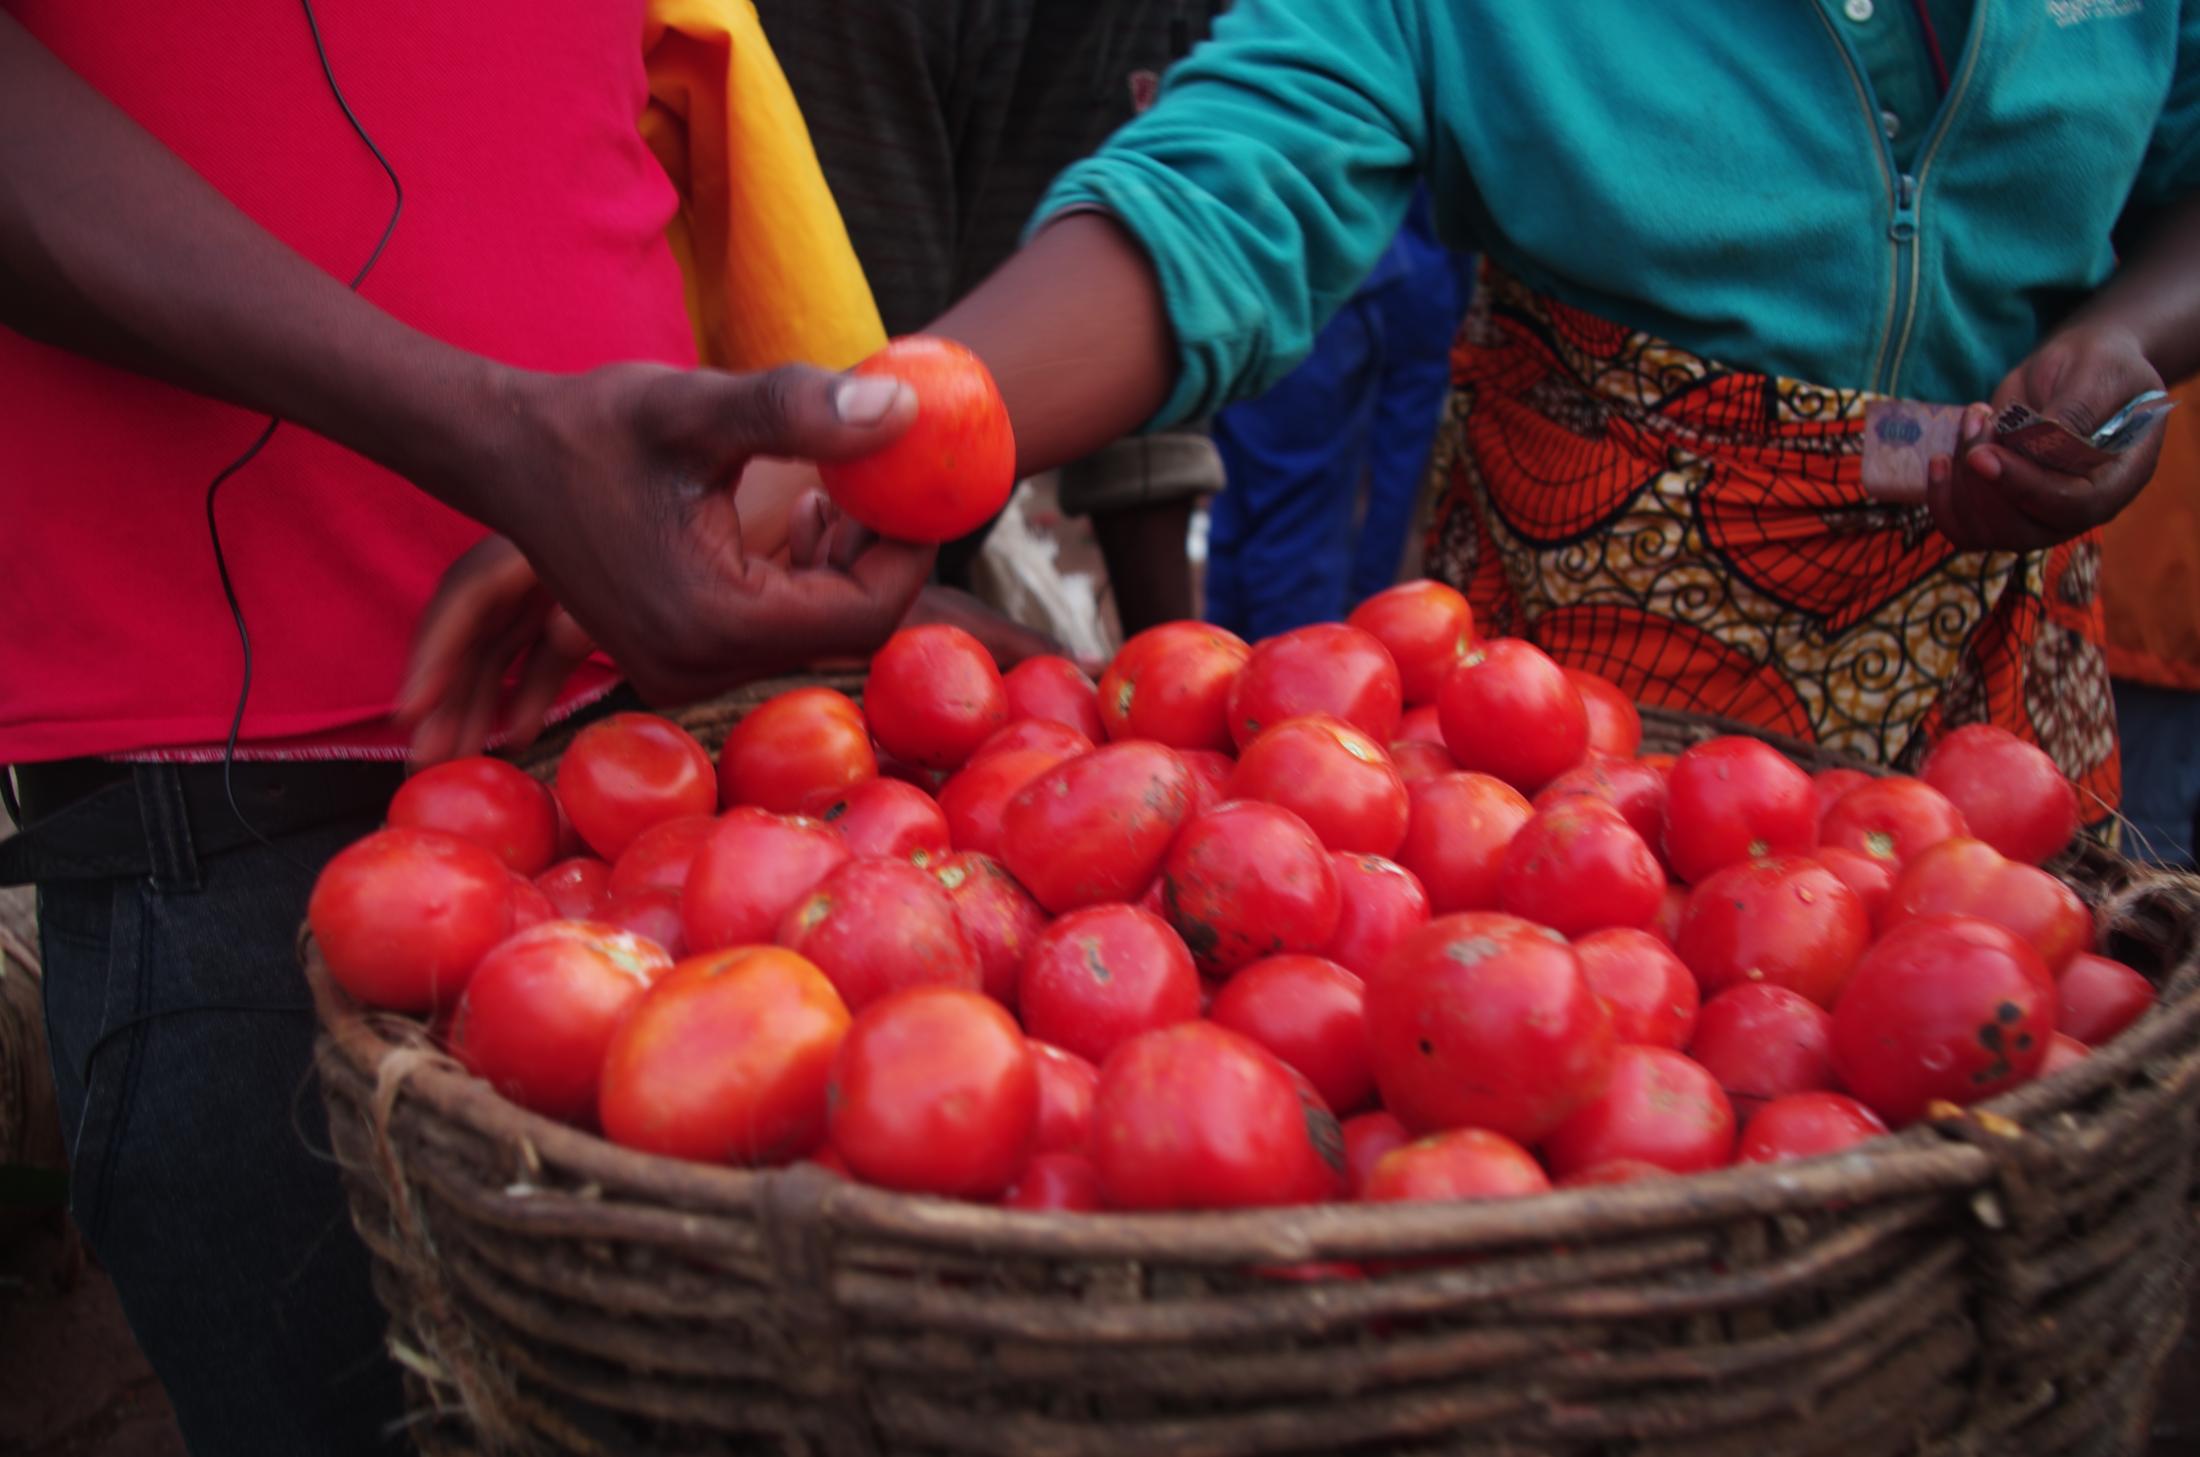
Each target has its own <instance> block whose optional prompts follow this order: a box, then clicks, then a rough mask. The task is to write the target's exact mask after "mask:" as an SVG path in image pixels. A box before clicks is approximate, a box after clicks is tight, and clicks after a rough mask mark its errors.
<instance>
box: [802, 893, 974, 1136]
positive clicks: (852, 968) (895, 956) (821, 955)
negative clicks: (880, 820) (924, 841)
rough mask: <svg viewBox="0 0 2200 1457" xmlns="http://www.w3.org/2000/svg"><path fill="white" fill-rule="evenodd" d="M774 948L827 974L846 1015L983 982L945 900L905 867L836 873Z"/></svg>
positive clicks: (944, 895) (805, 900) (807, 899)
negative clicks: (885, 1001) (918, 992)
mask: <svg viewBox="0 0 2200 1457" xmlns="http://www.w3.org/2000/svg"><path fill="white" fill-rule="evenodd" d="M779 944H780V945H782V946H784V947H786V948H787V949H788V950H790V951H794V952H797V953H799V954H800V955H802V956H804V957H807V958H808V959H809V960H810V962H811V963H812V964H813V965H815V966H816V967H817V969H818V970H819V971H822V972H824V973H825V975H826V977H827V978H828V979H830V980H831V982H832V984H833V990H835V991H837V992H839V993H840V999H841V1000H842V1001H843V1002H846V1003H847V1004H848V1010H849V1011H851V1012H857V1013H860V1012H862V1011H863V1010H864V1008H866V1007H868V1006H870V1005H871V1004H872V1003H873V1002H876V1001H878V1000H879V999H880V998H882V997H887V996H891V995H892V994H893V993H895V992H899V991H903V990H906V989H907V988H910V987H924V986H943V987H961V988H964V989H965V990H968V991H977V990H978V989H979V987H980V986H981V985H982V982H983V978H982V977H981V976H980V975H979V972H978V956H977V953H976V952H974V951H972V950H971V949H970V940H969V938H968V937H966V936H964V935H963V931H962V926H961V924H960V923H959V922H958V921H956V919H955V907H954V904H953V903H952V902H951V901H949V900H948V898H947V892H946V891H944V890H942V889H941V888H940V883H939V882H938V881H937V880H935V879H933V878H932V876H931V875H930V874H928V873H926V872H925V871H924V870H921V869H919V868H918V867H917V866H914V865H911V864H909V863H908V862H906V861H902V860H850V861H849V862H848V863H847V864H845V865H842V866H841V867H840V868H839V869H837V870H835V871H833V873H832V874H830V875H828V876H826V877H825V878H824V879H823V880H821V881H819V882H818V884H817V888H816V889H815V890H813V891H811V892H810V893H809V894H808V895H807V896H804V897H803V898H802V899H801V900H800V901H799V902H797V903H796V904H795V906H794V908H793V909H792V910H790V911H788V912H787V914H786V916H785V918H784V919H782V920H781V921H780V923H779ZM842 1152H846V1150H845V1149H843V1150H842Z"/></svg>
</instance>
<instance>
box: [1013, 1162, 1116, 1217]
mask: <svg viewBox="0 0 2200 1457" xmlns="http://www.w3.org/2000/svg"><path fill="white" fill-rule="evenodd" d="M1001 1207H1002V1208H1003V1209H1028V1210H1051V1211H1054V1212H1056V1213H1068V1214H1090V1213H1092V1212H1094V1211H1095V1210H1097V1209H1099V1208H1100V1171H1099V1170H1098V1169H1096V1168H1094V1167H1093V1166H1092V1160H1091V1159H1089V1158H1087V1157H1085V1156H1084V1155H1083V1154H1081V1153H1035V1154H1033V1155H1032V1156H1031V1159H1030V1162H1028V1163H1026V1164H1025V1165H1024V1171H1023V1172H1022V1173H1021V1174H1019V1175H1017V1177H1016V1182H1015V1184H1014V1185H1012V1186H1011V1187H1010V1188H1009V1191H1008V1192H1007V1193H1006V1194H1003V1195H1002V1196H1001Z"/></svg>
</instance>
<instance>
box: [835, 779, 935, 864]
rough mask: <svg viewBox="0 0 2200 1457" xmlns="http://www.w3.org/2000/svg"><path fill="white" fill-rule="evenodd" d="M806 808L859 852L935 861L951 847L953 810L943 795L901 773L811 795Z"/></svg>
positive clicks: (883, 857) (912, 859)
mask: <svg viewBox="0 0 2200 1457" xmlns="http://www.w3.org/2000/svg"><path fill="white" fill-rule="evenodd" d="M802 812H803V813H804V814H806V815H808V816H810V817H811V818H812V819H815V820H821V821H823V822H824V823H825V824H828V825H831V826H832V827H833V828H834V829H836V830H838V831H840V838H842V839H843V840H846V841H847V842H848V848H849V849H850V850H851V851H853V852H854V853H855V854H857V855H858V856H865V855H868V856H874V857H876V858H878V859H881V860H908V861H911V862H913V863H915V864H918V865H930V864H931V863H932V862H933V861H935V860H940V859H944V858H945V857H946V855H947V850H948V844H947V841H948V830H947V816H946V814H944V813H943V812H942V811H941V809H940V806H939V801H937V800H935V799H933V798H932V796H931V795H929V794H926V793H925V792H924V791H923V790H921V789H919V788H917V787H916V786H915V785H914V784H904V783H902V782H901V781H900V780H899V779H866V780H864V781H863V782H862V783H861V784H854V785H850V786H849V787H848V788H846V789H843V790H839V791H837V792H836V791H834V790H830V789H827V790H821V791H819V792H818V793H817V794H813V795H811V796H810V798H809V800H808V801H807V802H806V803H805V804H804V805H803V807H802Z"/></svg>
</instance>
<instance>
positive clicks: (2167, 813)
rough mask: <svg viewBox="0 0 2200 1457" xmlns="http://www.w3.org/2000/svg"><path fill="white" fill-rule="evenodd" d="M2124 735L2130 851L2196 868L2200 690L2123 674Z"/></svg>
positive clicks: (2119, 711)
mask: <svg viewBox="0 0 2200 1457" xmlns="http://www.w3.org/2000/svg"><path fill="white" fill-rule="evenodd" d="M2114 687H2115V690H2116V729H2117V733H2118V734H2119V735H2120V736H2121V737H2122V739H2123V752H2124V802H2123V813H2124V818H2126V819H2128V820H2130V821H2131V825H2132V829H2133V831H2134V832H2135V833H2133V834H2130V835H2127V836H2126V837H2125V838H2126V840H2127V842H2128V843H2126V844H2125V845H2124V847H2123V848H2124V853H2125V854H2127V855H2129V856H2131V857H2132V858H2133V859H2135V860H2153V861H2156V862H2158V863H2160V864H2163V865H2174V866H2177V867H2179V868H2181V869H2188V870H2189V869H2191V868H2192V864H2193V841H2194V837H2195V835H2196V834H2200V693H2180V692H2177V691H2176V690H2174V689H2169V688H2151V687H2148V686H2146V685H2145V684H2142V683H2129V682H2126V681H2124V680H2123V679H2120V678H2119V679H2117V680H2116V681H2115V684H2114Z"/></svg>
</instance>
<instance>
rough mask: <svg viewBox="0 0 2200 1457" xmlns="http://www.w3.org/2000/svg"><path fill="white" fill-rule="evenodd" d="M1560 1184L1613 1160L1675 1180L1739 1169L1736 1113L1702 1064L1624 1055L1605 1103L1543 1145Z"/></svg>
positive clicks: (1669, 1056) (1640, 1051)
mask: <svg viewBox="0 0 2200 1457" xmlns="http://www.w3.org/2000/svg"><path fill="white" fill-rule="evenodd" d="M1543 1157H1544V1158H1545V1159H1546V1160H1548V1161H1549V1163H1550V1166H1551V1172H1552V1173H1554V1174H1556V1175H1558V1176H1559V1177H1560V1178H1562V1179H1563V1178H1565V1177H1566V1176H1567V1175H1568V1174H1577V1173H1580V1172H1581V1171H1582V1170H1583V1169H1589V1168H1594V1167H1596V1166H1597V1165H1598V1164H1603V1163H1610V1162H1611V1161H1612V1160H1614V1159H1640V1160H1641V1161H1642V1162H1644V1163H1646V1164H1656V1165H1657V1166H1658V1167H1659V1168H1661V1169H1670V1170H1672V1171H1673V1172H1674V1173H1676V1174H1691V1173H1695V1172H1697V1171H1698V1170H1701V1169H1716V1168H1721V1167H1723V1166H1725V1165H1727V1164H1730V1163H1732V1162H1733V1161H1734V1106H1733V1104H1731V1103H1729V1102H1728V1101H1727V1097H1726V1093H1725V1092H1724V1091H1723V1090H1722V1089H1721V1088H1720V1087H1719V1083H1718V1080H1717V1079H1716V1078H1714V1077H1712V1075H1711V1074H1710V1072H1708V1071H1707V1070H1706V1069H1705V1068H1704V1067H1703V1066H1702V1065H1701V1064H1700V1063H1698V1062H1696V1061H1695V1060H1694V1059H1693V1058H1690V1057H1687V1056H1685V1055H1684V1054H1682V1053H1678V1052H1675V1051H1674V1050H1673V1049H1671V1048H1670V1047H1622V1048H1621V1049H1620V1050H1619V1052H1618V1053H1617V1054H1616V1055H1615V1056H1614V1058H1613V1060H1612V1076H1611V1081H1610V1083H1609V1084H1607V1086H1606V1088H1605V1091H1604V1096H1603V1097H1601V1098H1598V1099H1597V1100H1596V1101H1594V1102H1592V1103H1589V1104H1586V1105H1584V1106H1583V1107H1582V1108H1581V1109H1580V1110H1579V1111H1577V1112H1576V1113H1575V1114H1574V1115H1573V1116H1572V1117H1571V1118H1568V1119H1567V1120H1566V1121H1565V1122H1564V1123H1561V1124H1560V1125H1559V1126H1558V1127H1557V1128H1556V1129H1554V1130H1553V1131H1552V1133H1551V1136H1550V1137H1548V1138H1546V1139H1545V1140H1544V1141H1543Z"/></svg>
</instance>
